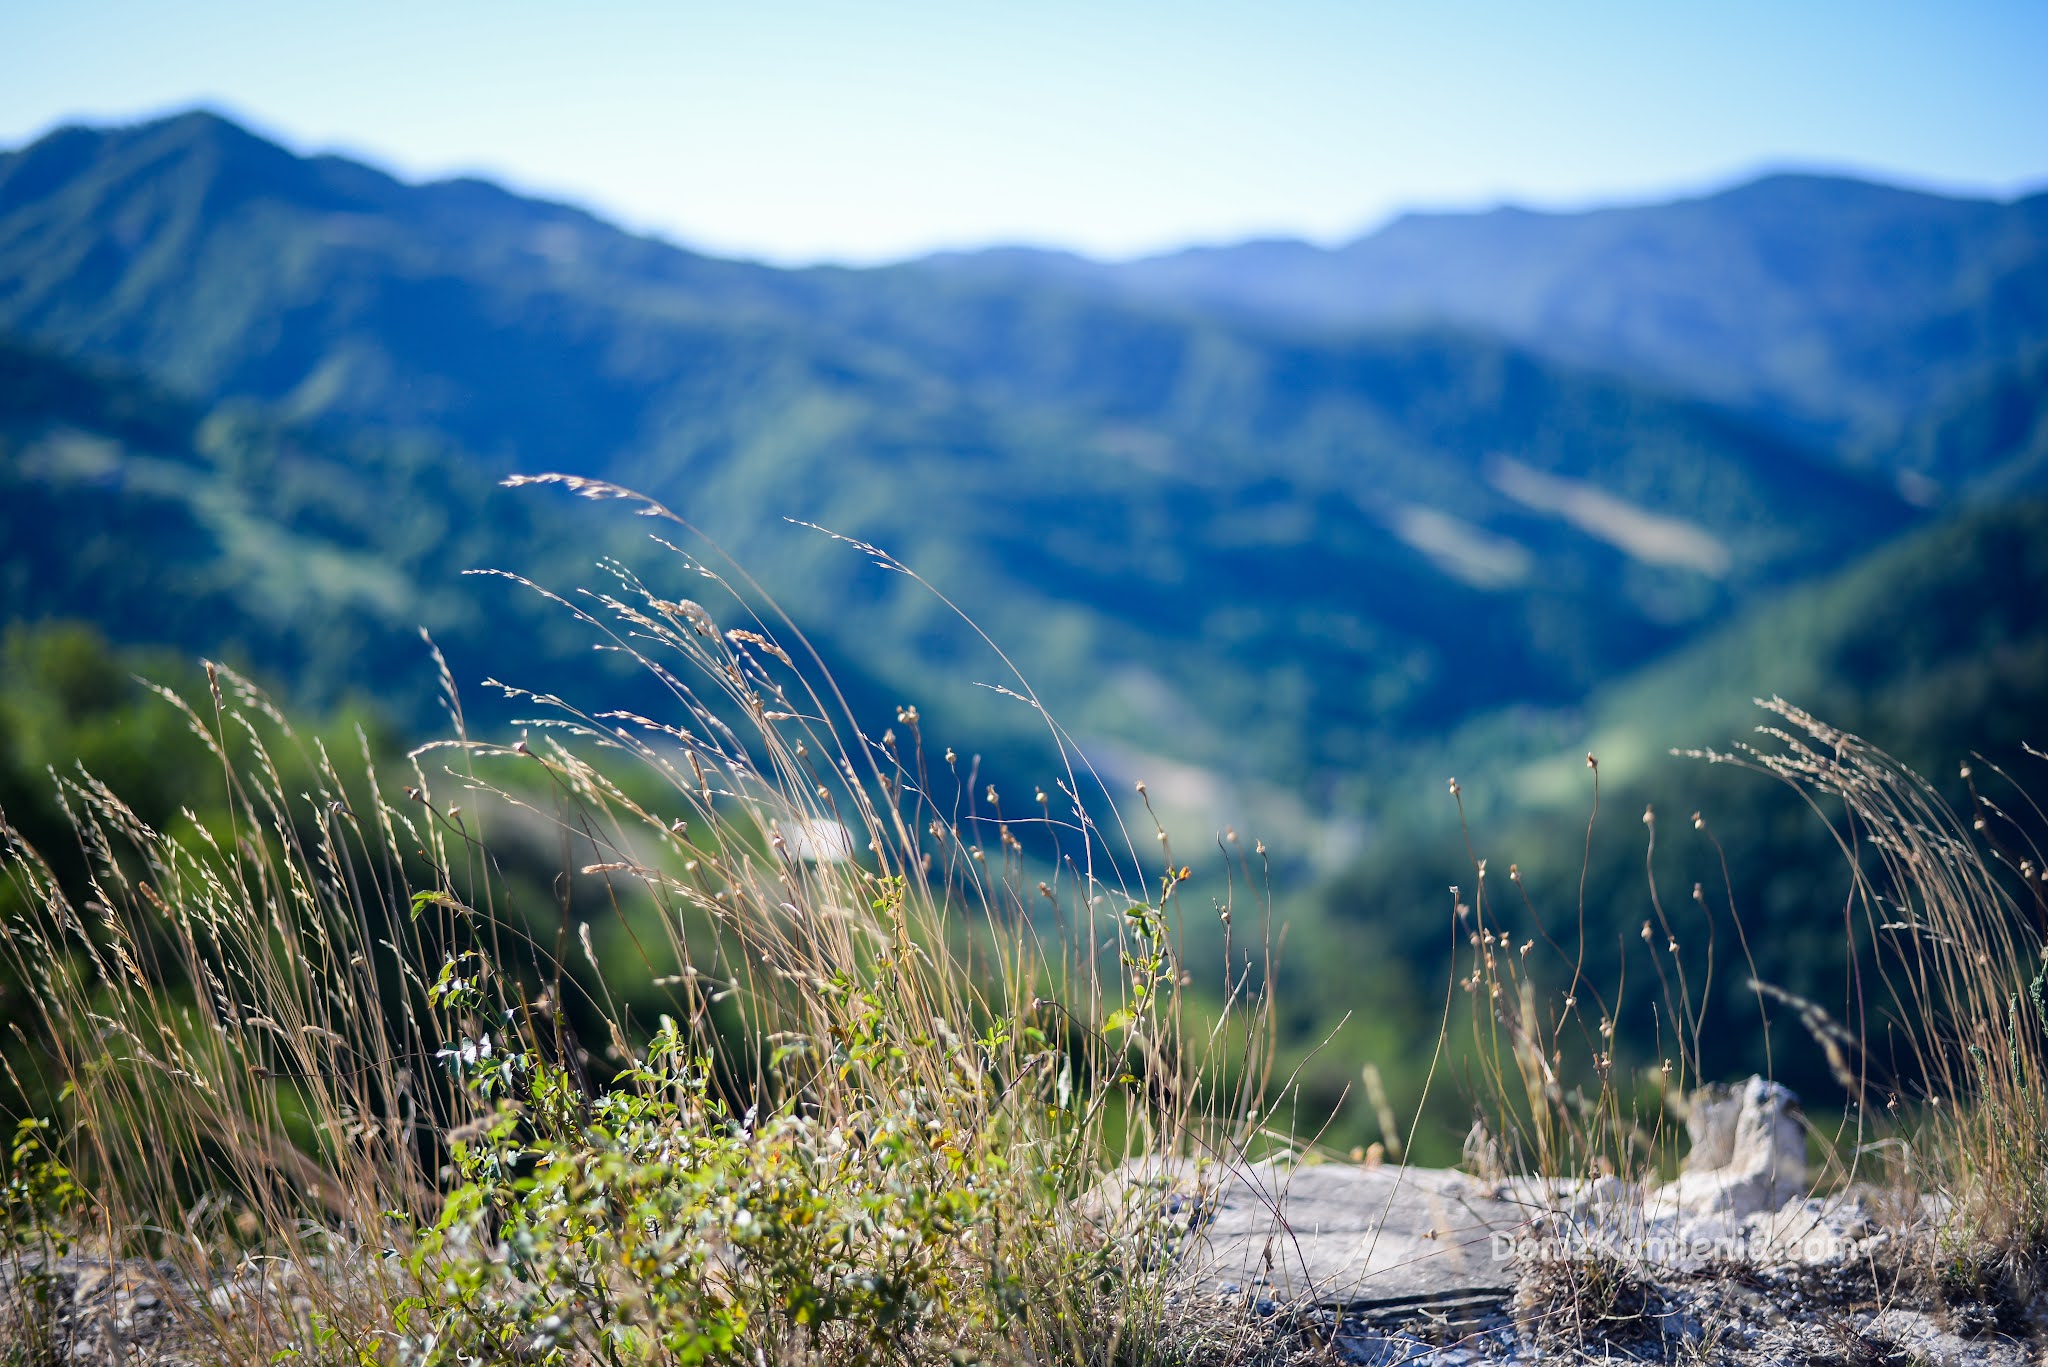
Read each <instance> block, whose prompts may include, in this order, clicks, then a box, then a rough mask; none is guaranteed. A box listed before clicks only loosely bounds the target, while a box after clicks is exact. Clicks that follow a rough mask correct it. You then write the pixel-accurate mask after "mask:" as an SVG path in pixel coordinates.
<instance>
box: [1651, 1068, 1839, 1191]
mask: <svg viewBox="0 0 2048 1367" xmlns="http://www.w3.org/2000/svg"><path fill="white" fill-rule="evenodd" d="M1686 1128H1687V1130H1688V1131H1689V1132H1690V1134H1691V1136H1692V1151H1691V1153H1689V1154H1688V1155H1687V1156H1686V1160H1685V1164H1684V1168H1683V1170H1682V1171H1681V1172H1680V1173H1679V1175H1678V1177H1677V1179H1676V1180H1674V1181H1672V1182H1670V1183H1669V1184H1667V1185H1666V1186H1665V1187H1664V1188H1663V1189H1662V1191H1660V1192H1659V1193H1658V1196H1659V1197H1660V1198H1661V1201H1662V1202H1663V1203H1667V1204H1669V1205H1670V1206H1672V1207H1675V1209H1676V1210H1677V1211H1678V1212H1680V1213H1681V1214H1684V1215H1687V1216H1695V1217H1697V1216H1719V1217H1724V1218H1728V1219H1734V1220H1741V1219H1746V1218H1747V1217H1749V1216H1751V1215H1758V1214H1762V1213H1764V1212H1766V1211H1775V1210H1778V1209H1779V1208H1781V1207H1782V1206H1784V1204H1785V1203H1786V1202H1787V1201H1790V1200H1793V1199H1795V1198H1798V1197H1801V1196H1803V1195H1805V1193H1806V1179H1807V1174H1806V1118H1805V1116H1804V1114H1803V1113H1802V1112H1801V1111H1800V1109H1799V1098H1798V1097H1796V1096H1794V1095H1793V1094H1792V1092H1791V1089H1789V1088H1787V1087H1785V1086H1783V1085H1782V1084H1780V1083H1776V1082H1767V1081H1765V1080H1764V1079H1763V1078H1760V1077H1753V1078H1751V1079H1750V1080H1749V1081H1747V1082H1745V1083H1743V1084H1741V1085H1740V1086H1739V1087H1727V1086H1720V1085H1716V1086H1712V1087H1703V1088H1701V1089H1700V1090H1699V1091H1698V1092H1696V1093H1695V1094H1694V1096H1693V1099H1692V1105H1691V1109H1690V1114H1688V1116H1687V1117H1686Z"/></svg>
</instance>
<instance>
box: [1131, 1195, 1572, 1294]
mask: <svg viewBox="0 0 2048 1367" xmlns="http://www.w3.org/2000/svg"><path fill="white" fill-rule="evenodd" d="M1098 1201H1100V1202H1101V1203H1102V1204H1101V1205H1100V1206H1099V1207H1098V1208H1099V1209H1101V1210H1103V1211H1104V1212H1108V1211H1110V1210H1122V1211H1125V1212H1129V1213H1131V1214H1134V1215H1140V1216H1142V1215H1143V1213H1144V1212H1146V1211H1150V1212H1153V1213H1154V1218H1156V1216H1157V1214H1158V1213H1161V1212H1165V1211H1167V1210H1169V1209H1170V1207H1171V1206H1172V1203H1173V1202H1175V1201H1178V1202H1180V1203H1181V1204H1180V1213H1179V1215H1177V1216H1169V1219H1178V1220H1179V1221H1180V1223H1179V1225H1178V1227H1177V1228H1178V1230H1179V1231H1180V1233H1181V1238H1180V1239H1178V1240H1176V1242H1177V1243H1178V1244H1179V1245H1180V1250H1181V1251H1184V1253H1185V1255H1186V1256H1187V1258H1188V1266H1189V1268H1190V1270H1191V1273H1192V1275H1193V1276H1194V1277H1195V1278H1196V1279H1197V1281H1198V1282H1199V1283H1200V1284H1201V1286H1202V1287H1203V1288H1204V1289H1206V1290H1210V1291H1213V1292H1215V1293H1218V1294H1228V1291H1227V1289H1226V1288H1237V1287H1251V1288H1253V1289H1254V1290H1255V1291H1256V1292H1257V1293H1258V1294H1259V1295H1260V1297H1261V1298H1262V1299H1268V1298H1270V1299H1273V1300H1276V1301H1281V1302H1285V1303H1288V1304H1292V1305H1322V1306H1332V1307H1346V1308H1352V1309H1364V1308H1372V1307H1388V1306H1400V1305H1405V1304H1414V1305H1425V1304H1430V1305H1434V1304H1444V1303H1457V1302H1467V1301H1473V1302H1485V1303H1492V1304H1498V1303H1500V1302H1504V1301H1505V1299H1506V1298H1507V1296H1508V1294H1509V1292H1510V1290H1511V1289H1512V1287H1513V1279H1512V1277H1511V1275H1510V1270H1509V1266H1508V1257H1507V1240H1508V1239H1510V1238H1512V1236H1513V1235H1514V1234H1516V1233H1517V1232H1518V1231H1520V1230H1522V1229H1523V1228H1524V1227H1526V1225H1527V1224H1528V1222H1529V1219H1530V1217H1531V1215H1532V1213H1533V1212H1531V1211H1530V1210H1529V1209H1528V1208H1527V1207H1525V1206H1523V1205H1521V1204H1518V1203H1517V1202H1515V1201H1512V1200H1504V1199H1502V1198H1501V1196H1500V1195H1499V1194H1498V1187H1497V1184H1494V1183H1487V1182H1481V1181H1478V1180H1477V1179H1475V1178H1472V1177H1470V1176H1467V1175H1466V1174H1464V1173H1460V1172H1447V1171H1443V1170H1441V1169H1432V1168H1401V1167H1380V1168H1368V1167H1358V1166H1353V1165H1350V1164H1343V1163H1323V1164H1312V1165H1309V1164H1274V1163H1270V1162H1268V1163H1251V1164H1244V1165H1231V1166H1228V1167H1226V1166H1225V1165H1222V1164H1211V1165H1208V1166H1206V1167H1198V1166H1196V1165H1194V1164H1191V1163H1188V1162H1186V1161H1184V1160H1169V1161H1164V1162H1160V1161H1149V1162H1148V1161H1142V1160H1141V1161H1138V1162H1134V1163H1132V1164H1128V1165H1126V1167H1125V1168H1124V1169H1123V1170H1122V1172H1121V1173H1120V1174H1119V1175H1118V1178H1117V1179H1116V1180H1115V1181H1114V1182H1113V1183H1111V1184H1109V1186H1108V1187H1107V1188H1106V1189H1105V1190H1104V1191H1103V1192H1101V1193H1099V1194H1098ZM1239 1294H1243V1293H1242V1292H1240V1293H1239Z"/></svg>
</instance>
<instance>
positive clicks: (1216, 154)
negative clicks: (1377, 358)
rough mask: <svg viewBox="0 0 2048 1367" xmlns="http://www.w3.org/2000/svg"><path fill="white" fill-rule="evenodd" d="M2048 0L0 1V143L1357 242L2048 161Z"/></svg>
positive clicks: (679, 207) (1019, 226) (801, 207)
mask: <svg viewBox="0 0 2048 1367" xmlns="http://www.w3.org/2000/svg"><path fill="white" fill-rule="evenodd" d="M2044 63H2048V4H2042V3H2039V2H2038V0H2010V2H2006V3H1993V2H1991V0H1944V2H1943V3H1939V4H1936V3H1927V4H1921V5H1898V4H1890V3H1884V2H1883V0H1864V2H1863V3H1854V4H1850V3H1818V2H1816V3H1799V0H1772V3H1767V4H1750V3H1734V2H1731V0H1721V3H1716V4H1712V5H1676V4H1664V3H1660V2H1659V0H1628V2H1627V3H1613V4H1582V3H1568V2H1562V0H1553V2H1552V3H1547V4H1528V3H1517V4H1507V3H1501V4H1491V5H1480V4H1460V3H1434V4H1429V5H1423V4H1420V3H1416V4H1411V5H1401V6H1394V5H1385V4H1373V3H1352V4H1336V3H1307V2H1306V0H1291V2H1290V0H1265V2H1264V3H1259V4H1239V5H1214V4H1204V3H1200V0H1179V2H1178V3H1171V4H1149V3H1142V4H1141V3H1125V4H1116V3H1108V2H1107V0H1097V3H1093V4H1066V3H1061V2H1060V0H1034V2H1033V3H1029V4H992V3H979V2H978V0H950V2H949V3H941V4H889V3H872V4H867V5H854V4H844V3H842V4H836V5H823V4H796V3H772V0H759V2H750V0H725V2H724V3H720V4H716V5H707V4H696V3H681V2H679V0H677V2H673V3H666V4H656V3H611V4H582V5H575V6H571V5H568V4H554V5H543V4H526V3H519V2H518V0H492V2H491V3H487V4H472V3H458V2H456V0H405V3H397V2H395V0H352V2H351V3H349V4H347V5H324V6H315V5H310V4H297V3H279V0H261V2H260V3H256V2H251V0H182V2H181V3H179V4H175V5H174V4H169V3H164V2H163V0H152V2H150V3H140V2H138V0H61V2H60V3H51V0H0V143H4V144H7V145H13V144H17V143H20V142H22V141H25V140H26V139H28V138H30V137H32V136H34V135H35V134H37V133H39V132H41V131H43V130H44V129H46V128H48V127H50V126H51V125H53V124H55V123H58V122H61V121H66V120H72V119H78V118H85V119H88V120H92V121H101V122H104V121H120V120H128V119H133V118H136V117H138V116H142V115H148V114H155V113H159V112H162V111H165V110H168V109H172V108H176V107H180V106H184V105H189V104H192V103H195V102H202V101H203V102H206V103H209V104H212V105H214V106H216V107H218V108H221V109H223V110H225V111H226V112H228V113H231V114H233V115H236V116H238V117H240V118H242V119H244V120H246V121H248V122H250V123H252V124H253V125H255V126H256V127H257V128H259V129H260V130H262V131H264V132H267V133H269V134H271V135H272V136H275V137H278V138H281V139H282V140H283V141H285V142H286V143H288V144H290V145H291V146H293V147H296V148H299V149H302V150H310V149H339V150H343V151H347V152H351V153H354V154H357V155H360V156H363V157H366V158H369V159H371V160H374V161H376V162H379V163H381V164H383V165H385V166H387V167H390V168H393V169H395V170H397V171H399V172H400V173H401V174H404V175H407V176H409V177H415V178H417V177H425V176H438V175H446V174H450V173H454V172H474V173H481V174H485V175H489V176H491V177H493V178H495V179H499V180H503V181H505V182H507V183H509V184H511V185H513V186H515V187H517V188H520V189H524V190H529V191H536V192H540V193H545V194H548V195H551V196H555V197H559V198H566V199H570V200H574V201H576V202H579V203H582V204H585V205H587V206H589V207H591V208H593V209H596V210H598V211H599V212H601V213H604V214H606V215H607V216H610V217H613V218H616V219H619V220H622V221H624V222H625V223H627V224H629V225H631V226H634V227H637V228H642V229H647V230H652V231H656V232H659V233H661V234H663V235H666V236H669V237H673V238H675V239H678V240H680V241H683V242H686V243H689V244H692V245H696V246H701V247H706V248H710V249H714V250H719V251H724V252H733V253H741V254H746V255H753V256H764V257H768V258H771V259H776V260H785V261H802V260H814V259H819V258H826V259H835V260H850V261H869V260H875V259H879V258H886V257H892V256H900V255H905V254H909V253H912V252H917V251H923V250H927V249H930V248H933V247H940V246H959V245H978V244H984V243H989V242H999V241H1000V242H1032V243H1042V244H1054V245H1064V246H1071V247H1076V248H1080V249H1082V250H1086V251H1091V252H1095V253H1106V254H1128V253H1133V252H1138V251H1143V250H1147V249H1155V248H1160V247H1166V246H1172V245H1178V244H1182V243H1185V242H1189V241H1196V240H1218V239H1230V238H1238V237H1244V236H1249V235H1253V234H1270V233H1284V234H1292V235H1302V236H1308V237H1313V238H1316V239H1319V240H1323V241H1331V240H1336V239H1340V238H1343V237H1347V236H1350V235H1352V234H1354V233H1356V232H1358V231H1359V230H1361V229H1363V228H1366V227H1369V226H1371V225H1372V224H1373V223H1375V222H1377V221H1379V220H1380V219H1382V218H1384V217H1385V216H1386V215H1387V214H1388V213H1389V212H1391V211H1393V210H1395V209H1398V208H1401V207H1406V206H1416V205H1428V206H1436V207H1459V206H1471V205H1481V204H1488V203H1492V202H1496V201H1498V200H1501V199H1514V200H1518V201H1521V202H1525V203H1533V204H1539V205H1579V204H1586V203H1595V202H1601V201H1606V200H1613V199H1628V198H1637V197H1643V196H1650V195H1657V194H1660V193H1666V192H1669V191H1671V190H1674V189H1696V188H1701V187H1707V186H1712V185H1716V184H1719V183H1723V182H1726V181H1727V180H1730V179H1732V178H1734V177H1736V176H1738V175H1741V174H1743V173H1746V172H1749V171H1753V170H1755V169H1757V168H1760V167H1764V166H1777V165H1801V166H1824V167H1840V168H1849V169H1854V170H1859V171H1863V172H1867V173H1874V174H1878V175H1882V176H1887V177H1891V178H1895V179H1902V180H1906V181H1910V182H1913V183H1920V184H1935V185H1944V186H1957V187H1963V188H1970V189H1977V190H1991V191H1995V192H1999V193H2011V192H2013V191H2014V190H2017V189H2021V188H2025V187H2032V186H2038V185H2041V184H2043V183H2048V78H2044V76H2043V74H2042V73H2043V69H2044Z"/></svg>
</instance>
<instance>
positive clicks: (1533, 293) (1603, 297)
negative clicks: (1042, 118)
mask: <svg viewBox="0 0 2048 1367" xmlns="http://www.w3.org/2000/svg"><path fill="white" fill-rule="evenodd" d="M931 264H932V265H933V267H934V268H936V269H941V270H944V271H948V272H950V273H954V274H957V275H961V276H965V277H968V278H977V279H983V280H1007V281H1009V282H1011V283H1012V284H1013V285H1020V284H1021V283H1022V282H1024V281H1027V280H1031V279H1058V280H1062V281H1065V282H1067V283H1068V284H1069V285H1070V286H1071V285H1074V284H1079V283H1086V284H1088V285H1091V286H1093V287H1096V288H1102V289H1107V290H1111V291H1116V292H1120V293H1124V294H1127V295H1129V296H1133V297H1138V298H1144V299H1150V300H1155V301H1172V302H1176V303H1179V304H1181V305H1183V306H1185V307H1189V308H1195V309H1202V310H1206V311H1218V310H1221V311H1224V312H1229V313H1236V314H1240V315H1252V316H1261V317H1268V318H1284V319H1290V320H1294V321H1297V322H1301V323H1305V324H1313V325H1317V326H1321V327H1325V328H1356V327H1361V326H1371V325H1380V326H1385V325H1388V324H1398V323H1404V322H1414V321H1416V320H1423V319H1427V320H1432V321H1437V322H1451V323H1457V324H1460V325H1463V326H1466V327H1470V328H1476V329H1479V330H1483V331H1486V332H1490V333H1493V334H1496V335H1499V336H1502V337H1506V338H1509V339H1512V340H1514V341H1516V342H1519V343H1521V344H1523V345H1526V346H1530V347H1533V348H1535V349H1537V350H1539V351H1541V352H1543V353H1544V354H1545V355H1549V356H1553V357H1557V358H1560V359H1563V360H1566V361H1569V362H1573V363H1576V364H1583V365H1591V366H1594V367H1597V368H1600V369H1604V370H1610V371H1613V372H1616V373H1619V374H1626V375H1632V376H1636V377H1639V378H1642V379H1646V380H1648V381H1650V382H1652V383H1655V384H1660V385H1665V386H1670V387H1674V388H1677V389H1680V390H1683V391H1684V392H1687V393H1692V394H1698V395H1700V396H1702V397H1705V398H1710V399H1712V400H1714V401H1716V402H1718V403H1723V404H1726V405H1728V406H1730V407H1733V408H1736V409H1738V410H1740V411H1743V412H1746V413H1749V414H1751V415H1753V416H1757V417H1761V418H1763V419H1766V420H1768V421H1770V422H1773V423H1774V424H1778V425H1780V426H1783V427H1786V428H1788V429H1790V430H1794V431H1798V432H1802V433H1806V434H1809V435H1814V436H1818V437H1821V438H1824V439H1827V440H1830V441H1840V442H1844V443H1845V447H1844V449H1845V453H1847V454H1853V455H1855V456H1857V457H1859V458H1860V459H1861V460H1863V461H1865V462H1867V463H1869V464H1870V465H1872V466H1874V467H1877V468H1886V467H1890V468H1899V469H1905V470H1909V471H1912V472H1914V473H1918V474H1923V475H1930V476H1934V475H1939V476H1942V477H1952V478H1955V479H1960V480H1962V481H1963V482H1964V483H1965V484H1966V483H1967V481H1968V478H1969V476H1970V474H1971V472H1970V471H1967V470H1964V471H1951V470H1946V469H1943V470H1938V471H1937V470H1929V469H1922V468H1920V467H1919V466H1918V465H1917V464H1915V463H1914V461H1913V460H1912V456H1913V454H1914V449H1915V448H1913V447H1911V446H1910V445H1902V444H1900V443H1899V442H1898V440H1897V438H1898V436H1899V434H1900V432H1901V430H1902V429H1903V428H1904V427H1907V426H1909V425H1910V424H1911V423H1912V421H1913V420H1914V418H1915V417H1916V415H1918V414H1919V413H1921V412H1923V411H1924V410H1926V409H1927V408H1928V407H1930V406H1940V405H1941V404H1943V403H1946V402H1949V401H1952V400H1954V399H1956V398H1958V397H1960V396H1961V395H1962V394H1963V393H1964V392H1965V391H1967V390H1968V389H1969V388H1971V387H1972V386H1973V385H1975V384H1976V383H1977V382H1978V381H1979V379H1980V378H1981V377H1982V375H1983V374H1984V373H1985V372H1986V371H1987V370H1988V369H1991V368H1995V367H1997V366H2000V365H2003V364H2005V363H2006V362H2007V361H2009V360H2010V359H2011V358H2012V357H2014V356H2017V355H2022V354H2024V353H2025V352H2026V351H2027V350H2028V349H2030V348H2032V347H2036V346H2038V345H2040V344H2041V343H2042V342H2043V341H2044V340H2048V194H2036V195H2033V196H2030V197H2027V198H2023V199H2019V200H2016V201H2014V202H2011V203H1995V202H1990V201H1985V200H1973V199H1962V198H1955V197H1950V196H1946V195H1937V194H1929V193H1923V192H1918V191H1912V190H1905V189H1900V188H1895V187H1891V186H1884V185H1873V184H1869V183H1866V182H1862V181H1857V180H1851V179H1847V178H1843V177H1837V176H1818V175H1773V176H1767V177H1764V178H1762V179H1760V180H1756V181H1752V182H1749V183H1746V184H1741V185H1737V186H1734V187H1731V188H1729V189H1726V190H1723V191H1720V192H1718V193H1714V194H1709V195H1704V196H1700V197H1697V198H1692V199H1683V200H1679V201H1676V202H1671V203H1660V204H1643V205H1632V206H1628V207H1622V208H1612V209H1603V210H1597V211H1593V212H1582V213H1539V212H1534V211H1530V210H1526V209H1518V208H1502V209H1497V210H1493V211H1491V212H1487V213H1476V214H1442V213H1418V214H1409V215H1405V216H1403V217H1401V218H1398V219H1396V220H1395V221H1393V222H1392V223H1389V224H1388V225H1387V226H1385V227H1383V228H1381V229H1379V230H1378V231H1376V232H1373V233H1371V234H1368V235H1366V236H1364V237H1361V238H1359V239H1357V240H1356V241H1353V242H1350V243H1347V244H1345V245H1343V246H1340V247H1335V248H1329V249H1325V248H1321V247H1317V246H1314V245H1311V244H1309V243H1305V242H1296V241H1285V240H1276V241H1266V242H1253V243H1246V244H1242V245H1236V246H1224V247H1205V248H1196V249H1191V250H1187V251H1182V252H1175V253H1171V254H1168V255H1164V256H1157V257H1151V258H1146V259H1142V260H1137V261H1131V262H1126V263H1116V264H1105V263H1096V262H1089V261H1084V260H1081V259H1079V258H1073V257H1066V256H1061V255H1058V254H1054V253H1035V252H1028V251H1000V252H992V253H984V254H965V255H956V256H952V257H945V258H938V259H936V260H934V261H933V262H932V263H931Z"/></svg>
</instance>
